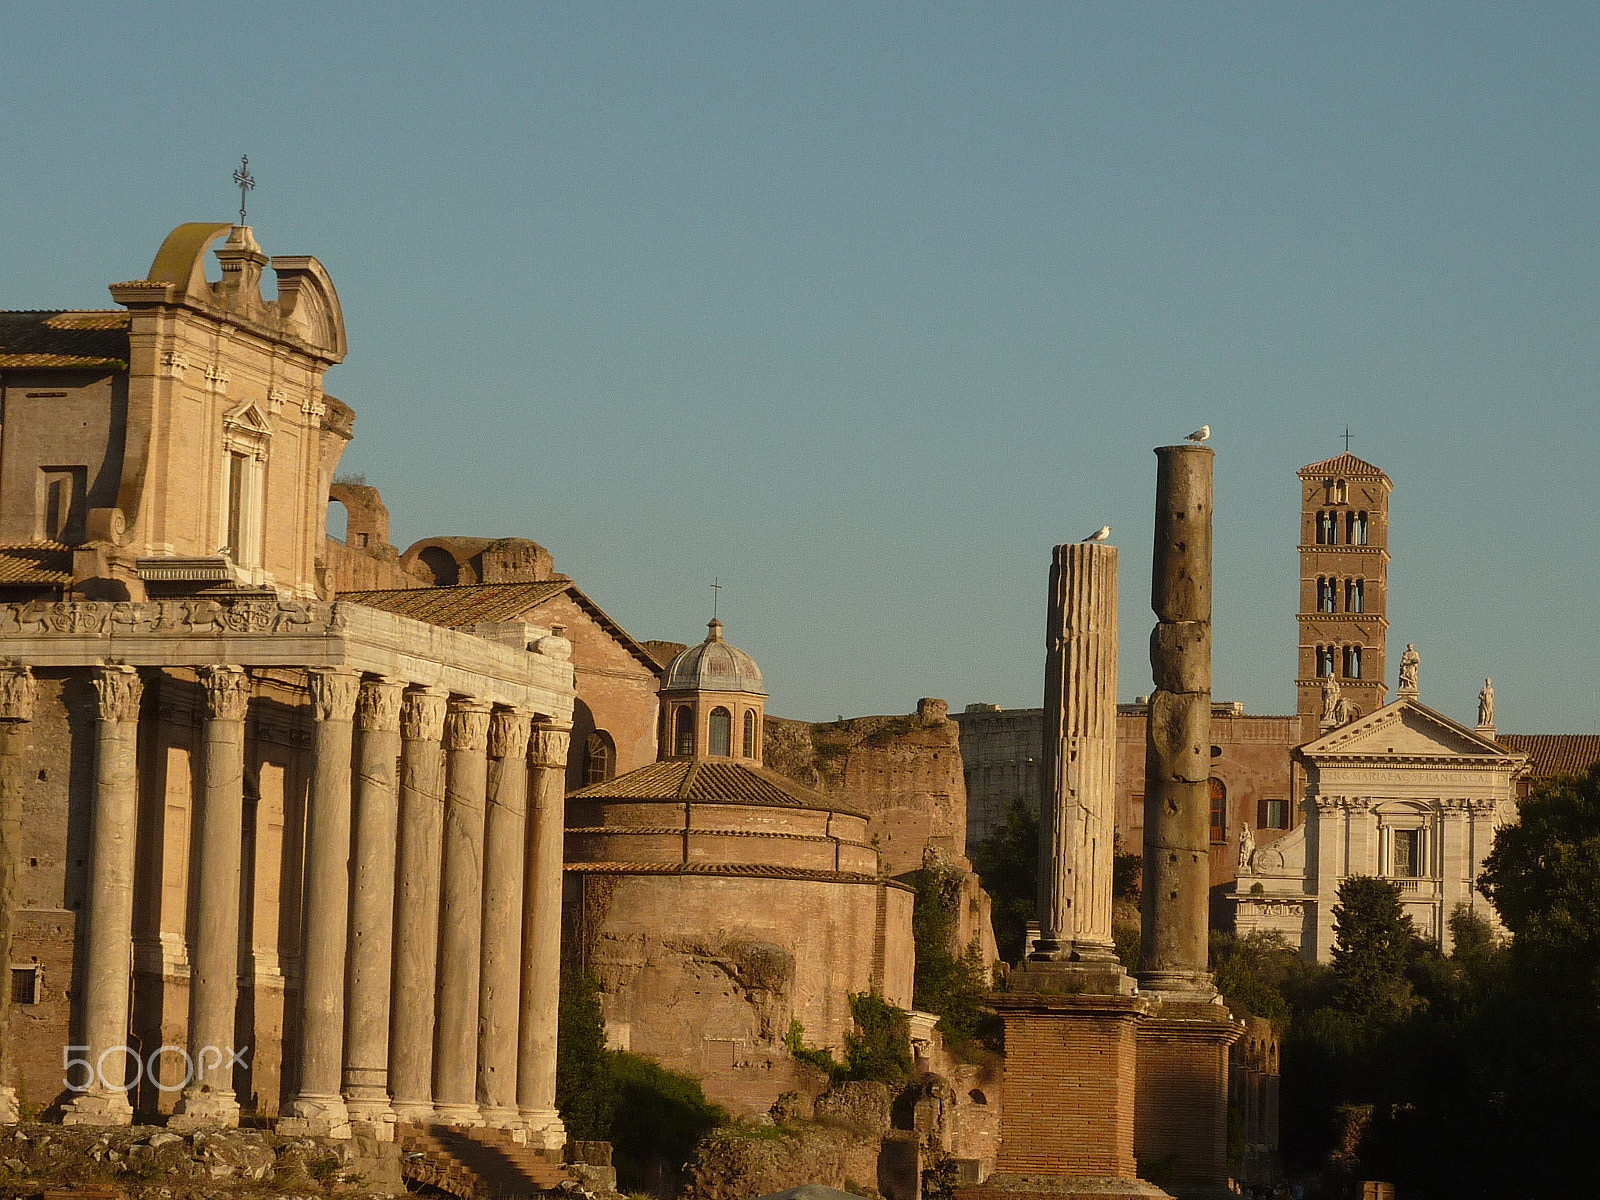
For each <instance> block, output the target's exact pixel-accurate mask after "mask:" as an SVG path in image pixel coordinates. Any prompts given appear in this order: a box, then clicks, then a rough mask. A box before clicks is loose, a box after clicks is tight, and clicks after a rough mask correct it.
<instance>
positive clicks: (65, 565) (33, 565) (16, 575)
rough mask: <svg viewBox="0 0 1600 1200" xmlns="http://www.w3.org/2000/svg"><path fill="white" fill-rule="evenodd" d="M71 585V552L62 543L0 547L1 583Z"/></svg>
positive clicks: (35, 543) (37, 543)
mask: <svg viewBox="0 0 1600 1200" xmlns="http://www.w3.org/2000/svg"><path fill="white" fill-rule="evenodd" d="M71 582H72V550H71V548H70V547H67V546H64V545H62V544H61V543H60V542H34V543H32V544H30V545H11V546H0V583H24V584H48V585H51V586H59V585H62V584H67V583H71Z"/></svg>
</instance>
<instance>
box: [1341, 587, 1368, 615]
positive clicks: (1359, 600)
mask: <svg viewBox="0 0 1600 1200" xmlns="http://www.w3.org/2000/svg"><path fill="white" fill-rule="evenodd" d="M1364 582H1365V581H1364V580H1360V579H1346V580H1345V581H1344V610H1345V612H1353V613H1358V612H1362V611H1364V610H1363V608H1362V605H1363V604H1364V603H1365V598H1364V595H1363V593H1364V592H1365V591H1366V588H1365V587H1364V586H1363V584H1364Z"/></svg>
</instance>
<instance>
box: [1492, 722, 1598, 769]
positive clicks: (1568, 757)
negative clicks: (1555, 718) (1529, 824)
mask: <svg viewBox="0 0 1600 1200" xmlns="http://www.w3.org/2000/svg"><path fill="white" fill-rule="evenodd" d="M1495 741H1497V742H1499V743H1500V745H1502V746H1504V747H1505V748H1506V749H1507V750H1514V751H1516V752H1517V753H1518V754H1526V755H1527V756H1528V774H1529V775H1530V776H1531V777H1532V778H1534V779H1548V778H1550V777H1551V776H1552V775H1582V774H1584V773H1585V772H1587V771H1588V770H1589V768H1590V767H1592V766H1593V765H1594V764H1595V763H1597V762H1600V736H1596V735H1594V734H1590V733H1502V734H1498V735H1496V737H1495Z"/></svg>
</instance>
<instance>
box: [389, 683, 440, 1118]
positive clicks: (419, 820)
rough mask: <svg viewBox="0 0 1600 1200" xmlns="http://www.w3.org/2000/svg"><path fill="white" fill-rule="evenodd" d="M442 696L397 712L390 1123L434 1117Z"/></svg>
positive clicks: (423, 695) (408, 698)
mask: <svg viewBox="0 0 1600 1200" xmlns="http://www.w3.org/2000/svg"><path fill="white" fill-rule="evenodd" d="M445 700H446V696H445V695H444V693H443V692H437V691H433V690H431V689H418V690H413V691H408V692H407V693H406V694H405V701H404V703H403V704H402V705H401V708H400V816H399V841H398V848H397V858H398V862H399V866H398V868H397V870H396V872H395V906H394V983H393V991H392V993H391V995H392V998H393V1005H394V1007H393V1012H392V1016H391V1020H390V1026H389V1088H390V1091H391V1093H392V1094H393V1097H394V1101H393V1103H394V1112H395V1116H396V1117H397V1118H398V1119H399V1120H402V1121H416V1122H425V1121H428V1120H431V1119H432V1117H433V1012H434V1003H435V986H434V985H435V983H436V981H437V978H438V975H437V967H438V959H437V957H436V956H437V954H438V950H439V847H440V839H441V838H442V836H443V826H444V760H443V750H442V747H441V745H440V739H441V738H442V737H443V736H444V712H445Z"/></svg>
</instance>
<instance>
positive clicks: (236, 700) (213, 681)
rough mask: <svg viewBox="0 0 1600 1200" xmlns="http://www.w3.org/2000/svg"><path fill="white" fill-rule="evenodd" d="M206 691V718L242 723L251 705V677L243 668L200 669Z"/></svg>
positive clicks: (215, 667) (214, 667)
mask: <svg viewBox="0 0 1600 1200" xmlns="http://www.w3.org/2000/svg"><path fill="white" fill-rule="evenodd" d="M200 682H201V683H203V684H204V685H205V689H206V716H208V717H209V718H210V719H211V720H213V721H242V720H244V716H245V711H246V709H247V708H248V707H249V703H250V676H249V675H247V674H246V673H245V670H244V668H243V667H235V666H228V665H219V666H213V667H201V668H200Z"/></svg>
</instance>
